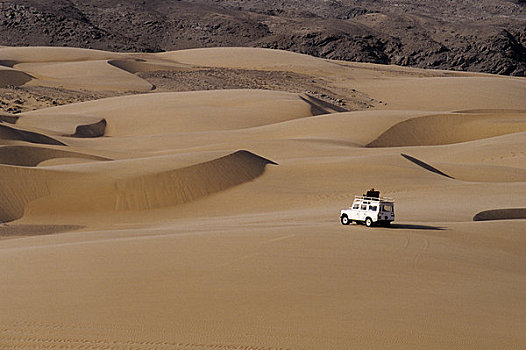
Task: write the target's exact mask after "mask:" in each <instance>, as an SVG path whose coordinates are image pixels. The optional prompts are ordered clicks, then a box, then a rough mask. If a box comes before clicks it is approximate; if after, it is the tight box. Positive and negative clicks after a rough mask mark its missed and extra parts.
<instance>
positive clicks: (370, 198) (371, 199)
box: [354, 195, 395, 203]
mask: <svg viewBox="0 0 526 350" xmlns="http://www.w3.org/2000/svg"><path fill="white" fill-rule="evenodd" d="M354 199H355V200H356V199H360V200H362V201H375V202H380V201H383V202H393V203H394V201H395V200H394V199H393V198H390V197H369V196H366V195H362V196H354Z"/></svg>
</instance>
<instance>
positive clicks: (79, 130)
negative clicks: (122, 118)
mask: <svg viewBox="0 0 526 350" xmlns="http://www.w3.org/2000/svg"><path fill="white" fill-rule="evenodd" d="M16 125H17V126H20V127H28V128H40V129H42V127H45V129H44V130H46V132H48V133H49V134H51V135H56V136H76V137H98V136H102V135H104V133H105V131H106V121H105V120H104V118H100V117H93V116H89V115H76V114H72V115H60V114H48V115H38V114H36V115H35V114H31V115H24V116H23V117H22V118H20V117H18V119H17V120H16Z"/></svg>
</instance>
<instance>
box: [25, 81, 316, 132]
mask: <svg viewBox="0 0 526 350" xmlns="http://www.w3.org/2000/svg"><path fill="white" fill-rule="evenodd" d="M195 106H199V108H195ZM322 110H325V108H324V107H323V106H318V105H317V104H316V102H315V101H306V100H305V99H304V98H303V99H302V98H301V96H299V95H298V94H290V93H283V92H276V91H264V90H216V91H199V92H180V93H157V94H143V95H134V96H124V97H115V98H108V99H102V100H98V101H93V102H85V103H82V104H73V105H67V106H60V107H57V108H52V109H48V110H46V109H44V110H39V111H35V112H29V113H26V114H23V115H24V116H25V115H27V116H32V115H35V116H41V115H42V116H47V115H51V114H52V115H57V114H62V115H65V114H77V115H78V114H82V113H85V114H87V115H91V116H97V117H99V118H105V119H106V121H107V127H106V135H107V136H131V135H155V134H162V133H168V132H196V131H212V130H228V129H241V128H247V127H253V126H258V125H266V124H272V123H277V122H280V121H284V120H290V119H296V118H305V117H310V116H312V115H313V114H317V113H320V112H321V111H322Z"/></svg>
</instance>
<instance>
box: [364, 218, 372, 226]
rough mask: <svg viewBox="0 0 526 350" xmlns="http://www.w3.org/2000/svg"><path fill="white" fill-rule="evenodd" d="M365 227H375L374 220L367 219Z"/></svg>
mask: <svg viewBox="0 0 526 350" xmlns="http://www.w3.org/2000/svg"><path fill="white" fill-rule="evenodd" d="M365 226H367V227H371V226H373V220H372V219H371V218H367V219H365Z"/></svg>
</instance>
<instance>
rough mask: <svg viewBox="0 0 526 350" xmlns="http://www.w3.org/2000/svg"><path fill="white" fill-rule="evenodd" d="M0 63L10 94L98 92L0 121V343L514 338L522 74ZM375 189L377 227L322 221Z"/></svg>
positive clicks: (364, 342) (237, 58) (476, 343)
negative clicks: (392, 210)
mask: <svg viewBox="0 0 526 350" xmlns="http://www.w3.org/2000/svg"><path fill="white" fill-rule="evenodd" d="M0 64H1V67H0V84H2V86H11V87H12V86H19V87H18V88H17V89H14V88H6V89H7V90H9V89H11V90H12V91H11V90H9V91H8V92H9V93H13V94H14V93H20V92H23V91H26V92H34V91H39V92H40V91H41V92H50V93H53V94H59V95H60V94H64V95H65V96H66V95H67V96H70V97H71V96H80V97H79V101H80V100H84V97H86V96H87V95H85V91H90V94H92V95H90V96H94V97H95V96H108V97H107V98H100V99H97V98H90V99H91V101H86V102H82V103H70V104H65V105H62V106H54V107H49V108H40V107H41V106H42V105H41V104H40V102H39V103H36V102H34V104H33V105H32V103H33V102H32V101H33V100H29V99H28V100H27V101H26V104H25V106H26V107H27V109H32V108H31V107H32V106H33V107H34V109H35V110H33V111H27V112H24V113H19V114H16V115H14V114H8V113H0V178H1V179H2V181H0V193H1V194H2V201H1V203H0V221H1V222H2V224H0V295H1V296H2V298H0V349H14V348H16V349H48V348H52V349H55V348H56V349H59V348H64V349H195V350H197V349H261V350H262V349H265V350H266V349H352V348H357V349H417V348H425V349H522V348H523V347H524V344H525V343H526V336H525V333H524V329H525V327H526V317H525V316H524V315H525V314H526V313H525V311H526V297H525V294H524V290H526V215H525V214H524V213H525V212H526V209H525V208H526V202H525V200H524V198H526V141H525V140H526V98H524V97H526V80H525V79H520V78H510V77H496V76H490V75H482V74H480V75H479V74H464V73H453V72H442V71H423V70H416V69H408V68H400V67H394V66H375V65H369V64H353V63H348V62H337V61H327V60H321V59H317V58H313V57H308V56H304V55H299V54H293V53H288V52H284V51H274V50H263V49H248V48H243V49H240V48H221V49H198V50H184V51H177V52H168V53H160V54H116V53H107V52H102V51H92V50H80V49H72V48H10V47H2V48H0ZM4 67H5V68H4ZM174 72H175V73H176V74H177V75H176V76H177V77H178V79H179V80H176V79H172V77H174V76H175V75H173V74H175V73H174ZM219 73H220V75H217V74H219ZM229 74H232V76H235V77H237V78H236V79H238V80H239V82H238V83H236V82H232V81H228V82H224V84H223V82H221V79H217V78H214V79H212V80H207V79H208V78H209V77H210V76H213V77H217V76H221V77H226V76H228V75H229ZM150 78H151V79H153V78H155V82H154V81H153V80H151V81H149V80H148V79H150ZM245 78H246V79H245ZM200 79H202V81H201V80H200ZM236 79H234V80H236ZM159 82H161V83H162V86H161V85H159ZM203 82H206V84H202V83H203ZM210 82H214V84H216V85H210V84H211V83H210ZM227 83H228V84H227ZM249 83H250V85H247V84H249ZM192 84H197V85H198V86H207V91H193V90H195V89H190V90H192V91H181V90H184V87H191V85H192ZM303 84H305V85H303ZM254 87H257V89H254ZM24 89H26V90H24ZM35 89H40V90H35ZM84 89H85V91H84ZM7 90H6V91H7ZM99 94H100V95H99ZM59 95H56V96H59ZM54 96H55V95H54ZM371 187H375V188H377V189H380V190H381V191H382V194H383V195H387V196H391V197H394V198H395V199H396V216H397V220H396V222H395V223H394V224H393V225H392V227H391V228H371V229H368V228H365V227H364V226H360V225H351V226H343V225H341V224H340V223H339V210H340V209H341V208H344V207H346V206H348V205H349V204H350V203H351V202H352V199H353V196H354V195H355V194H361V193H363V192H364V191H366V190H367V189H369V188H371Z"/></svg>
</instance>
